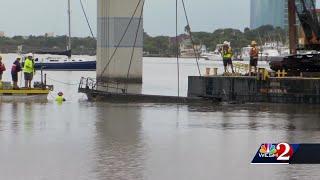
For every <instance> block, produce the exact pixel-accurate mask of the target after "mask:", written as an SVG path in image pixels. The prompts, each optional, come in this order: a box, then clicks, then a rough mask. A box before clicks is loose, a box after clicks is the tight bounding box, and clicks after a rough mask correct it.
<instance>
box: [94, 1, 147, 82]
mask: <svg viewBox="0 0 320 180" xmlns="http://www.w3.org/2000/svg"><path fill="white" fill-rule="evenodd" d="M141 1H142V0H139V2H138V4H137V6H136V8H135V10H134V12H133V14H132V16H131V18H130V21H129V23H128V24H127V27H126V29H125V31H124V33H123V35H122V37H121V39H120V41H119V42H118V44H117V46H116V48H115V50H114V51H113V53H112V55H111V57H110V59H109V61H108V62H107V64H106V65H105V67H104V68H103V70H102V72H101V74H100V75H99V76H98V78H99V77H100V78H101V77H102V76H103V74H104V72H105V71H106V70H107V68H108V67H109V65H110V63H111V61H112V60H113V58H114V56H115V54H116V53H117V51H118V49H119V47H120V45H121V43H122V41H123V39H124V37H125V35H126V34H127V32H128V30H129V27H130V25H131V23H132V21H133V18H134V15H135V14H136V12H137V10H138V8H139V6H140V3H141ZM97 81H99V79H97Z"/></svg>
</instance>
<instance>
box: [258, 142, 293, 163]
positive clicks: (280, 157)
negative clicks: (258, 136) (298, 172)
mask: <svg viewBox="0 0 320 180" xmlns="http://www.w3.org/2000/svg"><path fill="white" fill-rule="evenodd" d="M293 154H294V148H293V146H292V145H290V144H288V143H279V144H262V145H261V146H260V148H259V149H258V152H257V153H256V155H255V157H254V159H253V160H252V163H253V164H270V163H271V164H288V163H289V161H290V158H292V156H293Z"/></svg>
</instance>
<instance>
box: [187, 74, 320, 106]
mask: <svg viewBox="0 0 320 180" xmlns="http://www.w3.org/2000/svg"><path fill="white" fill-rule="evenodd" d="M188 83H189V84H188V97H212V98H215V99H221V100H222V101H228V102H230V101H233V102H234V101H236V102H270V103H303V104H320V78H302V77H284V78H269V79H268V80H258V79H257V78H256V77H245V76H239V77H236V76H235V77H226V76H208V77H198V76H190V77H189V80H188Z"/></svg>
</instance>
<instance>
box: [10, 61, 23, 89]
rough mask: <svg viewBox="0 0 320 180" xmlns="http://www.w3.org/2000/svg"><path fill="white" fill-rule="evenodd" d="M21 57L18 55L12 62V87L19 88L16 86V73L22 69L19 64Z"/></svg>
mask: <svg viewBox="0 0 320 180" xmlns="http://www.w3.org/2000/svg"><path fill="white" fill-rule="evenodd" d="M20 60H21V58H20V57H18V58H17V59H16V60H15V61H14V62H13V64H12V68H11V77H12V82H13V89H19V87H18V73H19V72H20V71H21V70H22V68H21V64H20Z"/></svg>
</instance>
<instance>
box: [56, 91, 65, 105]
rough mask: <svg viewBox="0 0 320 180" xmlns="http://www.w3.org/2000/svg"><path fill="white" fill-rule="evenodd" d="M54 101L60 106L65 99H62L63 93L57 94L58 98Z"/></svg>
mask: <svg viewBox="0 0 320 180" xmlns="http://www.w3.org/2000/svg"><path fill="white" fill-rule="evenodd" d="M56 101H57V103H59V104H62V103H63V102H64V101H66V99H65V98H64V97H63V92H59V93H58V96H57V97H56Z"/></svg>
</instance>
